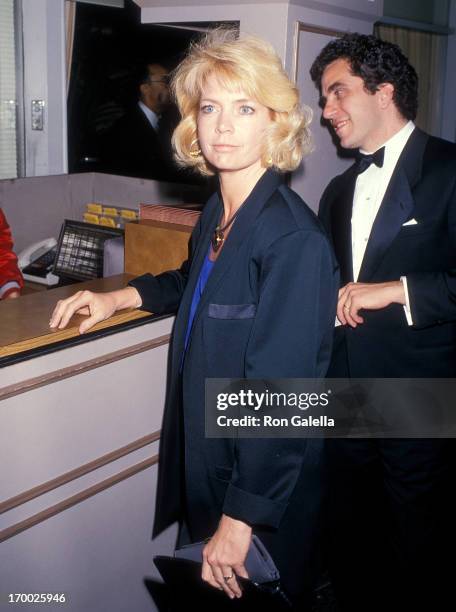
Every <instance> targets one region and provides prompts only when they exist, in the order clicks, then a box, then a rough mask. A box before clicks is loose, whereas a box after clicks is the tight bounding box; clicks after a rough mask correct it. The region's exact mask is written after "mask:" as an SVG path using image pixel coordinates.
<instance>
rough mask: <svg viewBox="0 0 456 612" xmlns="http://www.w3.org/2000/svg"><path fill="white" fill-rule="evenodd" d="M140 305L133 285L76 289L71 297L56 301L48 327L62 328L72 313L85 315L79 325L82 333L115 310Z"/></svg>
mask: <svg viewBox="0 0 456 612" xmlns="http://www.w3.org/2000/svg"><path fill="white" fill-rule="evenodd" d="M140 305H141V298H140V297H139V293H138V292H137V290H136V289H135V288H134V287H125V289H120V290H119V291H110V292H108V293H93V292H92V291H78V292H77V293H75V294H74V295H72V296H71V297H69V298H67V299H65V300H59V301H58V302H57V305H56V307H55V308H54V311H53V313H52V315H51V320H50V321H49V327H51V329H55V328H58V329H63V328H64V327H66V326H67V325H68V322H69V320H70V319H71V317H72V316H73V315H74V314H80V315H87V316H88V318H87V319H85V320H84V321H83V322H82V323H81V325H80V326H79V333H80V334H83V333H84V332H86V331H88V330H89V329H90V328H91V327H93V326H94V325H95V324H96V323H99V322H100V321H104V320H105V319H108V318H109V317H111V316H112V315H113V314H114V313H115V312H116V311H117V310H120V309H122V308H132V307H133V308H137V307H139V306H140Z"/></svg>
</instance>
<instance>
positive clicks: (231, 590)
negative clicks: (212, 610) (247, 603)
mask: <svg viewBox="0 0 456 612" xmlns="http://www.w3.org/2000/svg"><path fill="white" fill-rule="evenodd" d="M251 539H252V528H251V527H250V526H249V525H247V524H246V523H244V522H243V521H238V520H236V519H233V518H231V517H229V516H226V515H225V514H222V518H221V519H220V523H219V526H218V528H217V531H216V532H215V533H214V535H213V536H212V538H211V539H210V540H209V542H208V543H207V544H206V546H205V547H204V550H203V570H202V574H201V575H202V578H203V580H205V581H206V582H208V583H209V584H210V585H211V586H213V587H215V588H217V589H220V590H223V591H225V593H226V594H227V595H228V597H230V598H231V599H234V598H235V597H241V595H242V591H241V589H240V587H239V584H238V582H237V580H236V576H242V577H243V578H248V577H249V576H248V574H247V571H246V569H245V566H244V562H245V558H246V556H247V552H248V550H249V546H250V541H251Z"/></svg>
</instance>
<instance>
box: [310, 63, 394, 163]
mask: <svg viewBox="0 0 456 612" xmlns="http://www.w3.org/2000/svg"><path fill="white" fill-rule="evenodd" d="M321 93H322V97H323V101H324V105H323V117H324V118H325V119H327V120H328V121H329V122H330V123H331V126H332V128H333V129H334V131H335V133H336V134H337V136H338V137H339V139H340V144H341V145H342V146H343V147H344V148H346V149H356V148H358V147H359V148H362V149H364V150H365V151H368V152H372V151H375V150H376V149H377V148H378V147H379V146H381V144H382V142H383V140H382V139H383V134H384V130H385V126H384V122H385V116H384V114H383V113H382V112H381V108H380V104H379V95H380V91H377V92H375V93H374V94H371V93H370V92H369V91H367V90H366V89H365V87H364V83H363V80H362V79H361V77H358V76H354V75H353V74H352V73H351V71H350V65H349V63H348V62H347V60H345V59H338V60H335V61H334V62H332V63H331V64H329V65H328V66H327V67H326V69H325V71H324V72H323V77H322V80H321Z"/></svg>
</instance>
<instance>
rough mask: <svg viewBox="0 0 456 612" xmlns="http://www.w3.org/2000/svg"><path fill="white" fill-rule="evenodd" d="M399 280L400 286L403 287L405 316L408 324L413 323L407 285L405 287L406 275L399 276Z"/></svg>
mask: <svg viewBox="0 0 456 612" xmlns="http://www.w3.org/2000/svg"><path fill="white" fill-rule="evenodd" d="M401 282H402V286H403V287H404V293H405V304H404V312H405V318H406V319H407V324H408V325H413V319H412V311H411V310H410V301H409V294H408V287H407V277H406V276H401Z"/></svg>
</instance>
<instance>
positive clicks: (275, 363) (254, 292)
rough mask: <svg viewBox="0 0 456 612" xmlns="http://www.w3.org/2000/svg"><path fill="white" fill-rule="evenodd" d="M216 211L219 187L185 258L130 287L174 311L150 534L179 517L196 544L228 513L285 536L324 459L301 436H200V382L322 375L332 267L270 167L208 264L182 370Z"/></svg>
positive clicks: (310, 219)
mask: <svg viewBox="0 0 456 612" xmlns="http://www.w3.org/2000/svg"><path fill="white" fill-rule="evenodd" d="M221 213H222V203H221V200H220V197H219V195H218V194H215V195H214V196H213V197H212V198H211V199H210V200H209V201H208V203H207V205H206V207H205V209H204V211H203V214H202V216H201V219H200V221H199V222H198V224H197V226H196V227H195V230H194V232H193V234H192V238H191V247H190V251H191V253H190V258H189V261H188V262H186V263H185V264H184V265H183V267H182V268H181V269H180V270H177V271H172V272H167V273H164V274H161V275H159V276H156V277H154V276H152V275H144V276H142V277H139V278H137V279H135V280H134V281H133V282H132V283H131V284H132V285H133V286H134V287H136V289H137V290H138V291H139V293H140V295H141V298H142V300H143V304H142V308H144V309H146V310H149V311H151V312H156V313H163V312H173V311H175V310H176V309H178V312H177V317H176V321H175V326H174V332H173V340H172V345H171V349H170V365H169V374H168V395H167V401H166V408H165V415H164V420H163V428H162V436H161V441H160V466H159V483H158V493H157V508H156V516H155V526H154V534H157V533H159V532H160V531H162V530H163V529H164V528H165V527H167V526H168V525H170V524H171V523H172V522H174V521H176V520H182V519H183V517H184V516H185V519H186V523H187V526H188V527H189V529H190V533H191V539H192V540H194V541H196V540H200V539H203V538H205V537H208V536H210V535H212V533H213V532H214V531H215V529H216V527H217V524H218V521H219V519H220V516H221V514H222V513H225V514H227V515H229V516H232V517H234V518H237V519H239V520H243V521H245V522H247V523H249V524H251V525H262V526H268V527H270V528H273V529H277V528H278V527H279V525H281V526H282V527H283V525H284V524H285V523H286V522H287V519H286V516H288V517H289V519H288V520H289V521H290V525H289V529H288V531H289V534H290V538H292V537H293V533H295V534H296V529H295V527H294V526H293V525H292V524H291V523H292V519H291V516H292V514H293V512H292V511H290V505H291V506H293V507H294V509H295V511H297V512H300V513H301V515H302V516H304V515H303V514H302V513H303V512H305V510H304V509H303V508H304V507H305V506H306V504H307V506H308V507H309V508H311V507H312V503H311V500H310V498H309V497H306V495H307V496H310V495H311V494H310V493H309V488H310V484H309V483H310V482H311V480H312V478H311V477H310V476H309V477H308V471H309V470H310V471H312V469H315V466H316V465H317V464H319V453H320V450H319V449H320V448H321V445H320V441H317V442H318V444H314V446H312V444H311V443H310V442H309V444H307V441H306V440H289V439H288V440H287V439H258V440H257V439H255V440H252V439H250V440H228V439H222V440H221V439H208V438H205V433H204V426H205V420H204V397H205V379H206V378H209V377H217V378H229V377H232V378H260V379H261V378H268V377H269V378H272V377H275V378H282V377H309V378H310V377H323V376H324V375H325V374H326V370H327V367H328V363H329V359H330V352H331V343H332V331H333V326H334V316H335V307H336V302H337V288H338V270H337V265H336V264H335V260H334V257H333V253H332V249H331V246H330V244H329V241H328V239H327V237H326V235H325V233H324V231H323V230H322V228H321V226H320V223H319V222H318V219H317V218H316V217H315V215H314V214H313V212H312V211H311V210H310V209H309V208H308V207H307V206H306V205H305V204H304V202H303V201H302V200H301V198H299V196H297V195H296V194H295V193H294V192H293V191H291V190H290V189H289V188H288V187H286V186H285V185H284V184H283V182H282V179H281V177H280V176H279V175H278V174H276V173H275V172H272V171H267V172H266V173H265V174H264V175H263V176H262V177H261V179H260V180H259V182H258V183H257V185H256V186H255V188H254V189H253V191H252V193H251V194H250V196H249V197H248V199H247V200H246V202H245V204H244V206H243V207H242V209H241V211H240V212H239V215H238V217H237V219H236V222H235V223H234V225H233V227H232V229H231V232H230V234H229V236H228V238H227V241H226V243H225V245H224V247H223V249H222V251H221V253H220V255H219V257H218V259H217V261H216V262H215V265H214V268H213V270H212V273H211V276H210V277H209V280H208V282H207V285H206V287H205V289H204V292H203V294H202V297H201V300H200V303H199V305H198V309H197V311H196V314H195V318H194V322H193V328H192V331H191V336H190V339H189V343H188V346H187V351H186V355H185V359H184V362H183V367H182V371H181V365H182V354H183V348H184V339H185V332H186V327H187V321H188V315H189V309H190V304H191V300H192V295H193V291H194V288H195V284H196V282H197V279H198V275H199V271H200V268H201V265H202V262H203V259H204V257H205V255H206V253H207V251H208V248H209V243H210V239H211V236H212V233H213V231H214V228H215V226H216V224H217V222H218V221H219V219H220V217H221ZM314 442H315V441H314ZM312 448H314V450H312ZM313 452H315V453H316V455H315V456H313V454H312V453H313ZM312 466H313V467H312ZM306 470H307V472H306ZM305 474H307V475H306V476H304V475H305ZM317 480H318V479H314V481H312V482H314V485H315V486H318V485H317V484H315V483H316V481H317ZM298 483H300V484H299V485H298ZM314 485H312V486H314ZM306 487H307V488H306ZM293 522H294V519H293ZM303 523H305V521H303Z"/></svg>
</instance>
